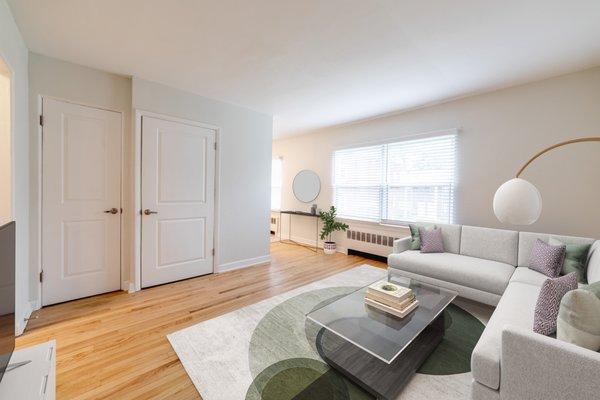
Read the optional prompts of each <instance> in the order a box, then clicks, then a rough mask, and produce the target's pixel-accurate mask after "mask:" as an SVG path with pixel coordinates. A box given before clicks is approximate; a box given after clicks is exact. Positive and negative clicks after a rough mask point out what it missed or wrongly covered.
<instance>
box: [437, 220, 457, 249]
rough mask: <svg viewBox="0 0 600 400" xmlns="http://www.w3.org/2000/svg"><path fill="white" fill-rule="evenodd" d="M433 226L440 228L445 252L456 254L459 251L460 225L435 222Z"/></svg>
mask: <svg viewBox="0 0 600 400" xmlns="http://www.w3.org/2000/svg"><path fill="white" fill-rule="evenodd" d="M435 226H436V227H437V228H439V229H441V230H442V237H443V238H444V250H445V251H446V252H447V253H454V254H458V253H459V252H460V232H461V230H462V225H454V224H438V223H436V224H435Z"/></svg>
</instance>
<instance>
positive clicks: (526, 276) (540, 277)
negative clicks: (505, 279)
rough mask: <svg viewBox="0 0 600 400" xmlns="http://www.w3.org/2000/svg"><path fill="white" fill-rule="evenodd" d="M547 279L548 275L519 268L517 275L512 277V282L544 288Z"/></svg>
mask: <svg viewBox="0 0 600 400" xmlns="http://www.w3.org/2000/svg"><path fill="white" fill-rule="evenodd" d="M546 279H548V277H547V276H546V275H544V274H542V273H540V272H537V271H534V270H532V269H529V268H527V267H517V269H516V270H515V273H514V274H513V275H512V276H511V277H510V281H511V282H521V283H528V284H530V285H535V286H542V285H543V284H544V282H545V281H546Z"/></svg>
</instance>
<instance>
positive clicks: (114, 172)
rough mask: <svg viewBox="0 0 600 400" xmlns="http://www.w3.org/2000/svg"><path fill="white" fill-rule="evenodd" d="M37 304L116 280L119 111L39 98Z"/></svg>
mask: <svg viewBox="0 0 600 400" xmlns="http://www.w3.org/2000/svg"><path fill="white" fill-rule="evenodd" d="M43 115H44V126H43V133H42V135H43V143H42V146H43V183H42V185H43V193H42V196H43V198H42V268H43V281H42V304H43V305H48V304H54V303H59V302H62V301H67V300H73V299H77V298H81V297H86V296H91V295H95V294H99V293H105V292H110V291H114V290H119V289H120V287H121V244H120V241H121V234H120V232H121V211H120V210H121V114H120V113H117V112H113V111H106V110H100V109H96V108H92V107H85V106H81V105H77V104H72V103H67V102H62V101H58V100H52V99H44V100H43Z"/></svg>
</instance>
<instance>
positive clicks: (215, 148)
mask: <svg viewBox="0 0 600 400" xmlns="http://www.w3.org/2000/svg"><path fill="white" fill-rule="evenodd" d="M216 149H217V142H215V150H216Z"/></svg>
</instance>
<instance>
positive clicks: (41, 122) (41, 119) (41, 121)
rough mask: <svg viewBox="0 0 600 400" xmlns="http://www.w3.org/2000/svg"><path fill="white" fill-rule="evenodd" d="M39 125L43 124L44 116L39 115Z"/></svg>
mask: <svg viewBox="0 0 600 400" xmlns="http://www.w3.org/2000/svg"><path fill="white" fill-rule="evenodd" d="M40 126H44V116H43V115H40Z"/></svg>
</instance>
